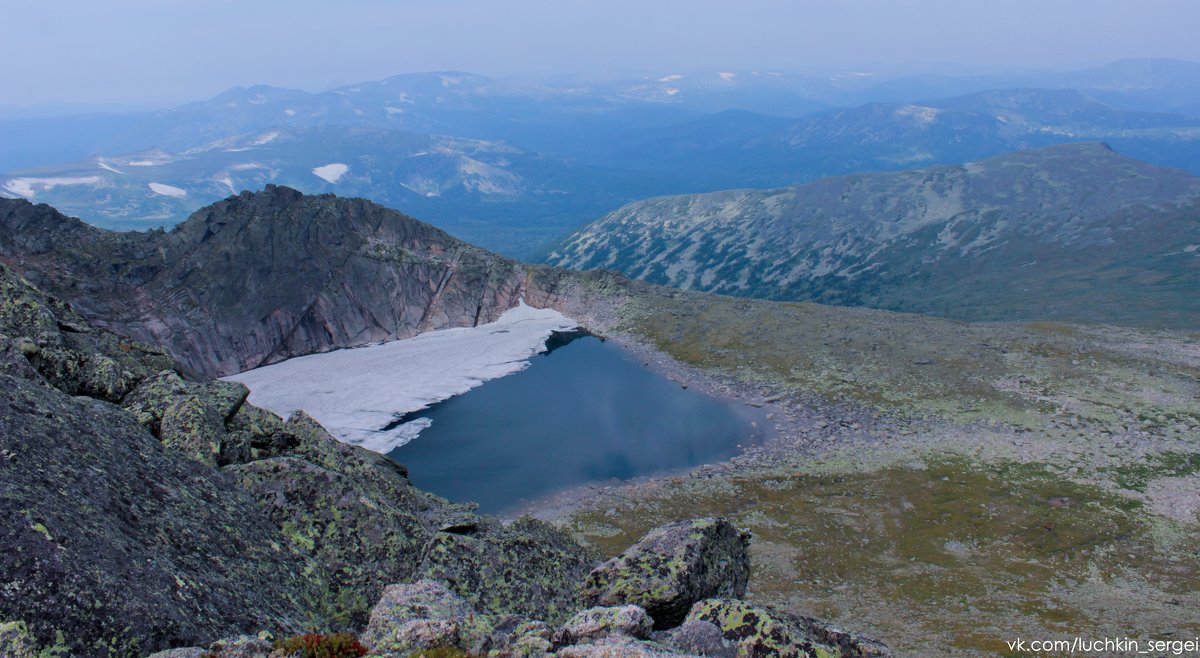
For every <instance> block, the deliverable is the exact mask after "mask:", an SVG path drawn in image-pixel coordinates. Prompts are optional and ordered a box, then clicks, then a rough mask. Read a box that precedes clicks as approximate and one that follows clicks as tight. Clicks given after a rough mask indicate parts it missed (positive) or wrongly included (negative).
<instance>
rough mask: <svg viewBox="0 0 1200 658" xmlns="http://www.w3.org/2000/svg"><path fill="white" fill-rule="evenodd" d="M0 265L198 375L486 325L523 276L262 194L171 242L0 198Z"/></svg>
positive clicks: (346, 208)
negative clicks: (167, 354)
mask: <svg viewBox="0 0 1200 658" xmlns="http://www.w3.org/2000/svg"><path fill="white" fill-rule="evenodd" d="M0 259H2V260H4V261H6V262H8V263H10V264H12V265H14V266H16V267H18V269H19V270H20V271H21V272H23V273H24V274H25V275H26V276H27V277H28V278H29V279H30V280H32V281H34V282H35V284H36V285H38V286H39V287H41V288H42V289H43V290H46V291H48V292H50V293H52V294H54V295H56V296H58V297H60V298H62V299H66V300H68V301H70V302H71V303H72V304H73V305H74V306H75V307H76V308H78V309H79V310H80V312H82V313H83V314H84V315H86V316H87V317H89V318H93V319H94V320H95V321H97V322H100V323H103V324H104V325H105V326H106V327H107V328H110V329H112V330H114V331H117V332H119V333H122V334H125V335H128V336H132V337H134V338H136V339H138V340H144V341H147V342H150V343H153V344H160V345H163V346H165V347H167V348H168V349H169V350H170V351H171V352H172V354H174V355H176V356H177V358H179V359H180V360H181V361H182V362H183V363H184V364H185V365H186V366H188V367H190V368H191V369H193V370H194V371H196V372H200V373H204V374H207V375H210V376H211V375H226V374H231V373H234V372H239V371H242V370H246V369H249V368H253V367H257V366H260V365H265V364H268V363H272V362H275V361H280V360H283V359H286V358H288V357H291V356H297V355H302V354H310V353H313V352H321V351H326V350H329V349H333V348H338V347H348V346H354V345H364V344H368V343H371V342H377V341H381V340H386V339H395V338H405V337H409V336H413V335H415V334H417V333H420V332H423V331H428V330H431V329H441V328H446V327H457V326H473V325H475V324H479V323H484V322H490V321H492V320H494V319H496V318H498V317H499V316H500V314H501V313H503V312H504V311H505V310H507V309H509V308H511V307H513V306H515V305H516V304H517V301H518V299H519V298H520V297H521V296H522V294H524V292H525V288H526V279H527V269H526V268H525V267H523V266H521V265H520V264H518V263H516V262H514V261H511V260H508V259H505V258H502V257H500V256H496V255H494V254H491V253H489V252H486V251H484V250H482V249H478V248H476V247H472V246H470V245H468V244H466V243H464V242H461V241H459V240H457V239H455V238H453V237H451V236H449V235H448V234H446V233H444V232H442V231H440V230H438V229H436V228H433V227H432V226H429V225H427V224H424V223H422V222H419V221H417V220H414V219H412V218H410V217H407V216H405V215H403V214H401V213H399V212H396V211H394V210H388V209H386V208H383V207H381V206H378V205H375V204H373V203H370V202H367V201H363V200H361V199H341V198H335V197H333V196H332V195H320V196H305V195H302V194H300V193H299V192H297V191H295V190H292V189H289V188H286V187H278V186H273V185H269V186H267V188H266V190H265V191H263V192H259V193H254V194H252V193H249V192H244V193H242V194H241V195H238V196H234V197H230V198H228V199H226V200H224V201H221V202H219V203H216V204H213V205H212V206H209V207H207V208H204V209H202V210H200V211H199V212H197V213H195V214H194V215H193V216H192V217H191V218H190V219H189V220H188V221H185V222H184V223H182V224H180V225H179V226H177V227H176V228H175V229H174V230H172V231H170V232H163V231H161V230H159V231H149V232H144V233H139V232H130V233H114V232H110V231H106V230H103V229H98V228H95V227H92V226H88V225H87V224H84V223H83V222H81V221H79V220H77V219H71V218H68V217H65V216H63V215H62V214H60V213H59V212H58V211H56V210H54V209H53V208H51V207H49V206H45V205H34V204H31V203H28V202H26V201H21V200H9V199H3V200H0Z"/></svg>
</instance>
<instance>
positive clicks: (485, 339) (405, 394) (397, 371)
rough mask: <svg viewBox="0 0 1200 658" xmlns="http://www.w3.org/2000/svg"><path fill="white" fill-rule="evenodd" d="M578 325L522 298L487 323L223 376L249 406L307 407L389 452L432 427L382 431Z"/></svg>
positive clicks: (517, 363)
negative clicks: (246, 395)
mask: <svg viewBox="0 0 1200 658" xmlns="http://www.w3.org/2000/svg"><path fill="white" fill-rule="evenodd" d="M577 326H578V323H576V322H575V321H574V320H571V319H570V318H567V317H565V316H563V315H562V314H561V313H559V312H558V311H554V310H551V309H536V308H533V307H531V306H528V305H526V304H525V303H524V302H521V303H520V304H519V305H518V306H517V307H516V308H513V309H510V310H508V311H507V312H505V313H504V315H502V316H500V319H499V320H497V321H495V322H492V323H490V324H485V325H480V326H478V327H462V328H457V329H443V330H440V331H431V332H428V333H424V334H420V335H418V336H414V337H413V338H406V339H404V340H395V341H391V342H388V343H382V344H379V345H370V346H367V347H359V348H354V349H346V350H338V351H335V352H327V353H324V354H312V355H309V356H302V357H297V358H294V359H289V360H287V361H284V362H282V363H277V364H274V365H269V366H265V367H262V368H256V369H254V370H248V371H246V372H243V373H240V374H237V375H232V376H230V377H226V379H228V380H232V381H238V382H241V383H243V384H245V385H246V386H247V387H249V389H250V402H251V403H252V404H255V405H257V406H260V407H262V408H264V409H268V410H270V411H272V412H274V413H276V414H278V415H279V416H281V417H283V418H286V417H288V416H290V415H291V414H293V413H295V412H296V411H298V410H300V409H303V410H304V411H306V412H307V413H308V414H309V415H311V416H312V417H313V418H316V419H317V421H319V422H320V423H321V424H322V425H324V426H325V428H326V429H328V430H329V431H330V432H331V433H332V434H333V435H334V436H336V437H337V438H338V439H341V440H342V441H344V442H346V443H350V444H354V445H360V446H362V447H364V448H367V449H368V450H374V451H375V452H379V453H387V452H390V451H391V450H392V449H394V448H396V447H398V446H401V445H404V444H405V443H407V442H409V441H410V440H412V439H413V438H415V437H416V436H417V433H418V432H420V431H421V430H422V429H424V428H426V427H428V426H429V425H430V421H429V420H428V419H422V418H418V419H416V420H414V421H412V422H409V423H405V424H403V425H400V426H399V427H395V428H392V429H384V428H385V427H387V426H388V425H390V424H392V423H393V422H394V421H395V420H396V419H397V418H400V417H402V416H404V415H405V414H408V413H411V412H414V411H420V410H421V409H425V408H427V407H429V406H430V405H432V404H434V403H436V402H440V401H442V400H445V399H447V398H450V397H453V396H455V395H459V394H461V393H465V392H467V391H469V390H470V389H472V388H474V387H476V386H479V385H480V384H482V383H483V382H485V381H487V380H489V379H495V378H497V377H502V376H504V375H508V374H511V373H514V372H518V371H520V370H524V369H525V368H526V367H527V366H528V365H529V364H528V360H529V358H530V357H531V356H533V355H534V354H537V353H539V352H543V351H545V349H546V339H547V338H549V337H550V334H551V333H552V332H554V331H566V330H569V329H574V328H575V327H577Z"/></svg>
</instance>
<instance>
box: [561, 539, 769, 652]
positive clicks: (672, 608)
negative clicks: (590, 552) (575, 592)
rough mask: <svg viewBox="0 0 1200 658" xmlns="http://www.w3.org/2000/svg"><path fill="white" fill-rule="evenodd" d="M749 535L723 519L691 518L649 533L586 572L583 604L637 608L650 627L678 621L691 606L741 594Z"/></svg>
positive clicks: (746, 574) (745, 578)
mask: <svg viewBox="0 0 1200 658" xmlns="http://www.w3.org/2000/svg"><path fill="white" fill-rule="evenodd" d="M749 543H750V535H749V534H748V533H745V532H742V531H740V530H738V529H737V528H735V527H734V526H733V525H732V524H730V523H729V522H728V521H726V520H725V519H693V520H690V521H682V522H679V523H673V524H670V525H666V526H663V527H660V528H657V529H655V530H652V531H650V532H649V533H647V534H646V536H645V537H643V538H642V539H641V541H639V542H638V543H637V544H635V545H634V546H632V547H630V548H629V549H628V550H626V551H625V552H624V553H622V554H621V555H619V556H617V557H615V558H613V559H611V560H609V561H608V562H605V563H604V564H602V565H600V566H599V567H597V568H596V569H595V570H593V571H592V572H591V573H590V574H588V576H587V580H586V582H585V583H584V586H583V593H582V597H583V600H584V602H586V603H587V604H589V605H602V606H612V605H625V604H632V605H637V606H641V607H642V608H644V609H645V610H646V612H648V613H649V614H650V616H651V617H653V618H654V621H655V627H656V628H671V627H674V626H678V625H679V624H680V623H681V622H683V619H684V617H685V616H686V615H687V613H688V610H689V609H690V608H691V607H692V604H693V603H695V602H697V601H700V600H702V599H706V598H709V597H714V596H726V597H738V596H742V595H744V594H745V593H746V583H747V581H748V580H749V577H750V558H749V554H748V550H747V549H748V547H749Z"/></svg>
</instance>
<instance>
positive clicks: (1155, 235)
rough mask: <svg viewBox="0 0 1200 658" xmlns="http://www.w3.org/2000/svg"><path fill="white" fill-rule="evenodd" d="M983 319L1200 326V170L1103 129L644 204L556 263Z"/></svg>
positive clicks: (739, 291) (580, 239) (599, 227)
mask: <svg viewBox="0 0 1200 658" xmlns="http://www.w3.org/2000/svg"><path fill="white" fill-rule="evenodd" d="M547 260H548V262H549V263H551V264H554V265H559V266H565V267H572V268H576V269H584V270H587V269H612V270H617V271H620V272H623V273H625V274H627V275H629V276H632V277H635V278H639V279H644V280H646V281H649V282H652V283H659V284H667V285H671V286H675V287H679V288H684V289H695V290H703V291H708V292H716V293H724V294H732V295H740V296H747V297H760V298H766V299H774V300H811V301H817V302H823V303H833V304H841V305H853V306H871V307H875V308H882V309H888V310H898V311H907V312H916V313H925V314H933V315H941V316H946V317H951V318H957V319H963V320H971V321H999V320H1022V319H1024V320H1033V319H1057V320H1068V321H1081V322H1106V323H1117V324H1127V325H1141V326H1158V327H1163V326H1174V327H1185V328H1195V327H1196V326H1200V298H1197V296H1196V295H1195V291H1196V290H1197V288H1198V287H1200V178H1198V177H1196V176H1193V175H1191V174H1189V173H1187V172H1184V171H1180V170H1176V169H1167V168H1162V167H1156V166H1152V165H1149V164H1146V163H1143V162H1139V161H1137V160H1133V159H1130V158H1126V157H1123V156H1121V155H1118V154H1117V153H1115V152H1113V151H1112V150H1111V149H1110V148H1109V147H1108V146H1107V145H1104V144H1099V143H1084V144H1069V145H1058V146H1050V147H1045V148H1041V149H1036V150H1029V151H1022V152H1019V153H1014V154H1011V155H1005V156H1000V157H996V158H992V159H988V160H984V161H981V162H975V163H970V164H966V165H955V166H941V167H933V168H927V169H916V170H909V171H902V172H895V173H880V174H869V175H853V176H843V177H836V178H827V179H822V180H819V181H816V182H813V183H808V184H804V185H799V186H794V187H786V188H779V189H771V190H732V191H724V192H717V193H712V194H702V195H685V196H674V197H663V198H656V199H649V200H646V201H641V202H637V203H634V204H630V205H628V206H625V207H624V208H621V209H620V210H617V211H616V212H614V213H612V214H610V215H608V216H607V217H605V218H603V219H601V220H600V221H597V222H595V223H593V224H591V225H590V226H588V227H586V228H584V229H582V230H580V231H578V232H576V233H575V234H573V235H572V236H570V237H569V238H568V239H567V240H566V241H565V242H564V243H563V244H562V245H561V246H560V247H559V248H557V249H555V250H554V251H553V252H552V253H551V254H550V256H549V258H548V259H547Z"/></svg>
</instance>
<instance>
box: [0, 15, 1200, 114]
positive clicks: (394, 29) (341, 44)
mask: <svg viewBox="0 0 1200 658" xmlns="http://www.w3.org/2000/svg"><path fill="white" fill-rule="evenodd" d="M0 21H2V23H0V24H2V25H3V26H4V29H3V38H2V39H0V90H2V91H0V105H25V104H33V103H43V102H54V101H76V102H125V103H144V102H171V101H184V100H194V99H198V98H204V97H208V96H212V95H214V94H216V93H218V92H220V91H221V90H223V89H226V88H228V87H230V86H233V85H236V84H242V85H245V84H254V83H266V84H272V85H277V86H284V87H295V88H301V89H307V90H310V91H321V90H324V89H327V88H330V87H333V86H337V85H341V84H346V83H350V82H358V81H364V80H374V79H380V78H384V77H387V76H389V75H393V74H396V73H403V72H413V71H427V70H446V69H457V70H465V71H471V72H477V73H483V74H489V75H509V74H544V73H571V72H583V73H598V72H650V73H668V72H674V71H700V70H725V69H755V68H769V69H777V70H787V71H798V72H804V71H815V70H822V71H824V70H849V69H871V70H880V69H884V68H890V69H893V70H895V69H910V70H914V71H925V70H934V69H936V70H942V71H950V70H986V71H995V70H1021V69H1032V68H1054V69H1068V68H1082V67H1087V66H1093V65H1099V64H1103V63H1106V62H1108V61H1111V60H1115V59H1121V58H1127V57H1171V58H1179V59H1190V60H1200V38H1198V37H1197V35H1198V34H1200V1H1198V0H991V1H988V0H724V1H716V0H340V1H336V2H335V1H334V0H324V1H317V0H0Z"/></svg>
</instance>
